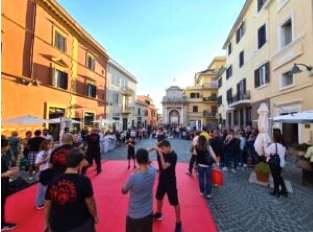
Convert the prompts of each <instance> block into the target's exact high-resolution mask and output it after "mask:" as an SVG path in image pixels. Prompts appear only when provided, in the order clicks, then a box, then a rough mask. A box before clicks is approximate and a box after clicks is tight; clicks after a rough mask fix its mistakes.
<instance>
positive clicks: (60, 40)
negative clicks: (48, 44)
mask: <svg viewBox="0 0 313 232" xmlns="http://www.w3.org/2000/svg"><path fill="white" fill-rule="evenodd" d="M54 47H55V48H57V49H59V50H60V51H62V52H65V51H66V38H65V36H63V35H62V34H61V32H59V31H57V30H55V31H54Z"/></svg>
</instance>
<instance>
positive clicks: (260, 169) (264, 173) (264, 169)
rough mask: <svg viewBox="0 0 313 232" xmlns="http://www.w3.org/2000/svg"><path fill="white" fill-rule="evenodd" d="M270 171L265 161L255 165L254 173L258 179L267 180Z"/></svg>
mask: <svg viewBox="0 0 313 232" xmlns="http://www.w3.org/2000/svg"><path fill="white" fill-rule="evenodd" d="M270 172H271V170H270V166H269V165H268V164H267V163H265V162H260V163H258V164H257V165H256V166H255V173H256V178H257V179H258V181H261V182H268V179H269V177H270Z"/></svg>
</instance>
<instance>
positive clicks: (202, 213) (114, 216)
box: [6, 161, 217, 232]
mask: <svg viewBox="0 0 313 232" xmlns="http://www.w3.org/2000/svg"><path fill="white" fill-rule="evenodd" d="M126 166H127V164H126V161H107V162H104V163H103V164H102V167H103V171H102V173H101V174H100V175H99V176H96V175H95V172H94V170H93V169H94V168H93V167H92V168H90V169H89V176H90V178H91V180H92V183H93V188H94V192H95V197H96V201H97V208H98V213H99V218H100V221H99V224H98V225H97V231H98V232H123V231H125V218H126V213H127V203H128V198H129V196H128V195H122V194H121V188H122V186H123V184H124V182H125V181H126V179H127V177H128V176H129V174H130V173H131V171H128V170H126ZM186 169H187V164H178V165H177V167H176V173H177V181H178V194H179V201H180V204H181V213H182V224H183V232H194V231H197V232H215V231H217V229H216V226H215V224H214V221H213V218H212V216H211V213H210V210H209V208H208V206H207V204H206V202H205V199H204V198H203V197H201V196H200V194H199V190H198V189H199V188H198V182H197V179H196V178H195V176H193V177H190V176H188V175H186V174H185V173H184V171H185V170H186ZM156 184H157V180H156V183H155V187H156ZM36 190H37V185H34V186H32V187H29V188H27V189H25V190H22V191H20V192H18V193H16V194H14V195H12V196H11V197H9V198H8V201H7V206H6V210H7V211H6V212H7V221H9V222H15V223H18V228H17V229H16V230H14V231H20V232H29V231H32V232H37V231H38V232H41V231H42V228H43V210H37V209H36V208H35V207H34V199H35V195H36ZM163 218H164V219H163V221H157V222H154V227H153V228H154V229H153V231H154V232H172V231H174V225H175V212H174V209H173V208H172V207H171V206H170V205H169V203H168V199H167V197H165V199H164V206H163Z"/></svg>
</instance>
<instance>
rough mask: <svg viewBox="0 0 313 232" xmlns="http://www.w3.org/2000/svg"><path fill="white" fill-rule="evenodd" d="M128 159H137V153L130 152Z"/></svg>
mask: <svg viewBox="0 0 313 232" xmlns="http://www.w3.org/2000/svg"><path fill="white" fill-rule="evenodd" d="M127 159H129V160H130V159H135V153H133V152H128V155H127Z"/></svg>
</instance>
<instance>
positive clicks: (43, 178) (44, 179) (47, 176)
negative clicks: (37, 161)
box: [39, 168, 54, 186]
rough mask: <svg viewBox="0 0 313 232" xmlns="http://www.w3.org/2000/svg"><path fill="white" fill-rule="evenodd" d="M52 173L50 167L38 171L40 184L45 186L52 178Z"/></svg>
mask: <svg viewBox="0 0 313 232" xmlns="http://www.w3.org/2000/svg"><path fill="white" fill-rule="evenodd" d="M53 177H54V173H53V171H52V169H50V168H48V169H45V170H43V171H41V172H40V174H39V182H40V184H42V185H44V186H47V185H48V184H49V183H50V181H51V180H52V179H53Z"/></svg>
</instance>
